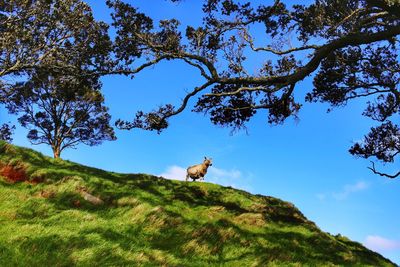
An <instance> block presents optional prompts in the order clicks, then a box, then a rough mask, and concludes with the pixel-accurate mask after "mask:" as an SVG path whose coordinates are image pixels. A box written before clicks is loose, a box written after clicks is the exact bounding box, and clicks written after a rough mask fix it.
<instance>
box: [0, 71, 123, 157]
mask: <svg viewBox="0 0 400 267" xmlns="http://www.w3.org/2000/svg"><path fill="white" fill-rule="evenodd" d="M100 88H101V84H100V82H99V81H98V78H92V79H87V80H82V79H77V78H76V77H74V76H67V75H59V74H57V73H50V74H49V72H48V71H46V72H43V71H35V72H32V73H31V74H30V77H29V80H28V81H27V82H19V83H17V84H15V85H14V86H12V87H10V88H8V89H7V90H6V93H7V99H8V101H7V103H6V107H7V109H8V110H9V112H10V113H12V114H17V115H20V116H19V117H18V121H19V123H20V124H21V125H22V126H23V127H26V128H28V129H29V132H28V136H27V137H28V139H29V140H30V141H31V142H32V144H47V145H50V146H51V148H52V150H53V154H54V157H55V158H58V157H59V156H60V154H61V152H62V151H63V150H64V149H66V148H73V147H75V146H76V145H77V144H79V143H84V144H86V145H89V146H94V145H98V144H100V143H102V141H105V140H115V139H116V137H115V134H114V130H113V128H112V127H111V126H110V115H109V114H108V108H107V107H105V106H104V105H103V102H104V98H103V96H102V94H101V93H100Z"/></svg>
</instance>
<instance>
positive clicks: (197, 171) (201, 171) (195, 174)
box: [186, 157, 212, 181]
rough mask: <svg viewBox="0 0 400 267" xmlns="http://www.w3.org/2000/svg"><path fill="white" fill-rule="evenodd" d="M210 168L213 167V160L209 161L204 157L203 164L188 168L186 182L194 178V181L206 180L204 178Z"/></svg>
mask: <svg viewBox="0 0 400 267" xmlns="http://www.w3.org/2000/svg"><path fill="white" fill-rule="evenodd" d="M209 166H212V162H211V159H207V158H206V157H204V161H203V163H201V164H197V165H194V166H190V167H189V168H187V173H186V181H188V180H189V178H192V179H193V181H195V180H197V179H198V180H204V176H205V175H206V173H207V169H208V167H209Z"/></svg>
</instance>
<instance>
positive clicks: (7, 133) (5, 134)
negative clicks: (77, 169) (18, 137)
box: [0, 123, 15, 142]
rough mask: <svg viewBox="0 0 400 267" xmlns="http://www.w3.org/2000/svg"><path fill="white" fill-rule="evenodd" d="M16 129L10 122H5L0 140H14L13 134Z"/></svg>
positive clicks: (0, 132) (0, 131) (0, 130)
mask: <svg viewBox="0 0 400 267" xmlns="http://www.w3.org/2000/svg"><path fill="white" fill-rule="evenodd" d="M14 130H15V126H14V125H10V124H8V123H3V125H1V126H0V140H4V141H7V142H12V140H13V139H12V135H13V132H14Z"/></svg>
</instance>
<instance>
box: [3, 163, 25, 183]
mask: <svg viewBox="0 0 400 267" xmlns="http://www.w3.org/2000/svg"><path fill="white" fill-rule="evenodd" d="M0 174H1V175H2V176H4V177H6V178H7V180H9V181H10V182H13V183H16V182H23V181H27V180H28V176H27V175H26V172H25V169H24V168H22V167H14V166H11V165H6V166H4V167H3V168H1V170H0Z"/></svg>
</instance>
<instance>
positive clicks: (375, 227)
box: [0, 0, 400, 264]
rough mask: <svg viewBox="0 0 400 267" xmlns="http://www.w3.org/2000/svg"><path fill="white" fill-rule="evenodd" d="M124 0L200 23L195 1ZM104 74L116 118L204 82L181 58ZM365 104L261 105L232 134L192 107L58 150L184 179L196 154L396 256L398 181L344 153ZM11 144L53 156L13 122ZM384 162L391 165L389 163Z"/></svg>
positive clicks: (361, 126) (399, 249) (362, 125)
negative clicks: (274, 116)
mask: <svg viewBox="0 0 400 267" xmlns="http://www.w3.org/2000/svg"><path fill="white" fill-rule="evenodd" d="M100 2H101V3H100ZM131 2H133V3H134V4H135V5H137V6H139V7H140V8H141V10H142V11H144V12H147V13H148V14H150V15H152V16H153V17H155V18H158V19H166V18H172V17H179V18H180V19H181V20H182V21H183V22H184V23H192V24H193V23H195V24H198V23H199V22H200V21H201V17H200V15H201V14H200V8H201V1H189V0H186V1H183V2H182V3H181V4H179V5H177V4H172V3H169V2H168V1H164V0H154V1H148V0H147V1H146V0H137V1H131ZM284 2H285V1H284ZM305 2H307V1H305ZM305 2H304V1H302V3H305ZM88 3H89V4H90V5H91V6H92V8H93V11H94V14H95V16H96V18H97V19H101V20H105V21H110V18H109V16H108V11H107V9H106V7H105V5H104V3H103V1H95V0H90V1H88ZM286 3H289V4H291V3H295V1H288V2H286ZM250 63H253V62H250ZM256 63H257V62H254V65H256ZM254 69H255V67H254ZM102 81H103V92H104V94H105V98H106V104H107V105H108V106H109V108H110V113H111V114H112V116H113V119H114V120H115V119H118V118H122V119H130V118H133V115H134V113H135V111H137V110H145V111H146V110H147V111H149V110H151V109H153V108H155V107H157V106H158V105H160V104H165V103H173V104H178V103H179V100H180V99H181V98H182V97H183V96H184V94H185V91H186V90H191V89H192V88H193V87H194V86H196V85H199V84H200V83H201V81H202V80H201V77H200V75H199V74H198V73H197V71H195V70H192V69H190V68H189V67H187V66H185V65H184V64H182V63H173V62H164V63H161V64H160V65H158V66H156V67H154V68H151V69H147V70H146V71H144V72H142V73H140V74H138V75H137V76H136V77H135V79H133V80H132V79H130V78H126V77H119V76H108V77H104V78H103V79H102ZM311 88H312V84H311V79H307V80H305V81H303V82H302V83H300V84H299V85H298V86H297V90H298V91H297V92H296V94H297V96H298V97H300V98H301V97H304V94H305V93H306V92H307V91H308V90H310V89H311ZM194 102H195V101H191V102H190V105H191V106H193V104H194ZM364 104H365V103H364V101H354V102H352V103H350V104H349V105H348V106H346V107H344V108H339V109H336V110H334V111H333V112H331V113H326V109H327V108H328V106H327V105H325V104H306V105H304V106H303V108H302V110H301V111H300V114H299V115H300V116H299V117H300V120H298V121H295V120H292V119H289V120H288V121H287V122H286V123H285V124H284V125H281V126H270V125H268V124H267V123H266V122H267V115H266V113H264V112H259V113H258V114H257V115H256V116H255V117H254V118H253V120H252V121H251V122H250V123H249V124H248V133H246V132H244V131H242V132H238V133H234V134H231V130H230V129H227V128H221V127H217V126H213V125H212V124H211V123H210V122H209V119H208V118H207V117H205V116H203V115H202V114H195V113H191V112H190V109H191V108H190V107H189V108H188V109H187V110H186V111H185V112H184V113H182V114H181V115H180V116H178V117H175V118H172V119H171V120H170V127H169V128H168V129H167V130H166V131H164V132H163V133H162V134H161V135H158V134H156V133H154V132H145V131H142V130H133V131H117V135H118V140H117V141H114V142H107V143H104V144H103V145H100V146H97V147H87V146H84V145H82V146H79V147H78V148H77V149H75V150H67V151H65V152H64V153H63V154H62V157H63V158H65V159H69V160H72V161H75V162H79V163H81V164H85V165H90V166H94V167H98V168H102V169H106V170H110V171H116V172H129V173H150V174H155V175H162V176H165V177H169V178H175V179H183V178H184V177H183V176H184V169H185V168H186V167H187V166H189V165H193V164H197V163H199V162H201V161H202V159H203V157H204V156H208V157H212V158H213V160H214V165H213V167H211V168H210V170H209V173H208V174H207V176H206V181H208V182H214V183H219V184H223V185H230V186H234V187H237V188H241V189H244V190H246V191H249V192H252V193H256V194H263V195H269V196H274V197H277V198H280V199H283V200H286V201H290V202H292V203H294V204H295V205H296V206H297V207H298V208H299V209H300V210H301V211H302V212H303V213H304V214H305V216H306V217H307V218H309V219H310V220H312V221H314V222H316V224H317V225H318V226H319V227H320V228H321V229H322V230H324V231H327V232H330V233H332V234H337V233H340V234H342V235H345V236H348V237H349V238H350V239H352V240H356V241H358V242H361V243H364V244H365V245H366V246H368V247H370V248H371V249H374V250H376V251H378V252H380V253H381V254H383V255H385V256H386V257H388V258H390V259H391V260H392V261H394V262H396V263H398V264H400V223H399V221H400V213H399V212H398V211H399V203H400V179H397V180H389V179H387V178H382V177H379V176H376V175H373V174H372V173H371V172H370V171H369V170H368V169H367V167H368V166H369V161H367V160H363V159H356V158H354V157H352V156H351V155H350V154H349V153H348V152H347V150H348V148H349V147H350V146H351V145H352V144H353V142H354V141H356V140H359V139H361V138H362V136H363V135H364V134H365V133H367V132H368V130H369V128H370V127H371V126H373V122H372V121H371V120H369V119H367V118H365V117H363V116H361V113H362V111H363V107H364ZM0 118H1V121H8V120H15V119H14V118H12V117H10V116H9V115H7V113H6V112H5V111H4V109H0ZM14 143H15V144H17V145H21V146H27V147H32V148H34V149H36V150H39V151H41V152H43V153H45V154H47V155H51V151H50V149H49V148H48V147H46V146H32V145H30V144H29V142H28V141H27V139H26V131H25V130H24V129H21V128H18V129H17V131H16V133H15V136H14ZM396 164H398V162H397V163H396ZM379 166H380V165H379ZM384 168H385V170H387V171H394V170H395V167H394V166H389V165H387V166H385V167H384Z"/></svg>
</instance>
